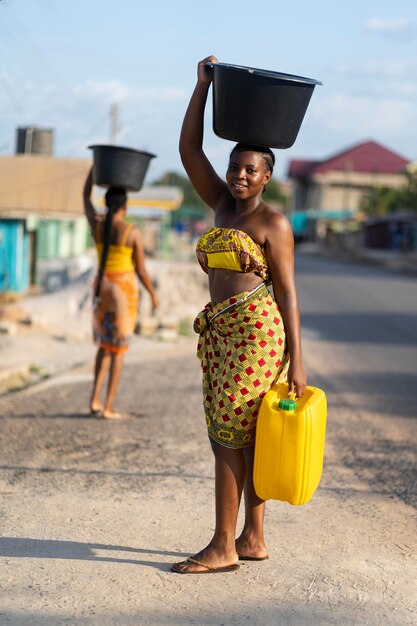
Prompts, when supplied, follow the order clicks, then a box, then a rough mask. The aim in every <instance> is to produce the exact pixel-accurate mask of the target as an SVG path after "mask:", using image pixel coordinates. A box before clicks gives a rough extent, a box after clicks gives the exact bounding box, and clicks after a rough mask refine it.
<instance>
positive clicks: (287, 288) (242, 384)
mask: <svg viewBox="0 0 417 626" xmlns="http://www.w3.org/2000/svg"><path fill="white" fill-rule="evenodd" d="M207 61H212V62H217V59H216V58H215V57H208V58H206V59H204V60H203V61H201V62H200V63H199V64H198V81H197V85H196V87H195V90H194V92H193V95H192V97H191V100H190V103H189V106H188V109H187V112H186V114H185V118H184V122H183V126H182V131H181V138H180V153H181V158H182V162H183V164H184V167H185V169H186V171H187V174H188V176H189V178H190V180H191V182H192V183H193V185H194V187H195V189H196V191H197V192H198V193H199V195H200V196H201V197H202V199H203V200H204V201H205V202H206V203H207V204H208V205H209V206H210V207H211V208H212V209H213V211H214V213H215V226H214V228H212V229H210V230H209V231H208V232H207V233H206V234H205V235H203V237H201V239H200V240H199V241H198V243H197V257H198V260H199V262H200V264H201V266H202V268H203V270H204V271H205V272H207V274H208V281H209V289H210V297H211V301H210V302H209V304H207V305H206V307H205V309H204V310H203V311H202V312H201V313H200V314H199V315H198V316H197V318H196V320H195V323H194V329H195V331H196V332H197V333H198V334H199V342H198V350H197V354H198V356H199V358H200V360H201V365H202V372H203V402H204V411H205V416H206V421H207V427H208V435H209V438H210V442H211V447H212V450H213V453H214V457H215V490H216V498H215V499H216V526H215V531H214V535H213V538H212V539H211V541H210V543H209V544H208V545H207V546H206V547H205V548H203V550H201V551H200V552H198V553H197V554H195V555H194V556H193V557H190V558H188V559H187V560H186V561H182V562H181V563H175V564H174V565H173V566H172V569H173V571H175V572H178V573H182V574H202V573H211V572H222V571H231V570H234V569H236V568H237V567H238V560H239V558H240V559H247V560H263V559H265V558H268V554H267V549H266V545H265V539H264V509H265V503H264V501H263V500H261V499H260V498H258V496H257V495H256V493H255V490H254V486H253V479H252V474H253V461H254V443H255V433H256V418H257V415H258V410H259V407H260V403H261V400H262V398H263V396H264V395H265V393H266V392H267V391H268V390H269V389H270V387H271V386H272V384H273V382H275V381H277V380H279V381H285V380H288V383H289V392H290V393H291V392H293V391H294V392H296V393H297V395H298V396H301V395H302V394H303V393H304V390H305V387H306V375H305V371H304V367H303V363H302V357H301V340H300V320H299V310H298V304H297V295H296V290H295V284H294V242H293V236H292V232H291V228H290V225H289V223H288V221H287V219H286V218H285V217H284V216H283V215H281V214H279V213H277V212H275V211H274V210H272V209H271V208H270V207H269V206H268V205H267V204H266V203H265V202H264V201H263V199H262V194H263V192H264V190H265V187H266V186H267V185H268V182H269V180H270V178H271V175H272V170H273V167H274V162H275V158H274V155H273V153H272V151H271V150H270V149H269V148H267V147H265V148H262V147H254V146H248V145H242V144H237V145H236V146H235V147H234V148H233V150H232V152H231V154H230V160H229V165H228V168H227V173H226V182H224V181H223V180H222V179H221V178H219V176H218V175H217V174H216V172H215V171H214V169H213V167H212V166H211V164H210V162H209V161H208V159H207V157H206V155H205V154H204V152H203V149H202V143H203V120H204V109H205V105H206V100H207V94H208V90H209V87H210V83H211V80H212V77H211V70H210V69H209V68H208V67H207V65H206V63H207ZM269 285H272V290H273V293H274V296H271V294H270V291H269V289H268V286H269ZM243 491H244V498H245V522H244V527H243V529H242V532H241V533H240V535H239V536H238V537H237V539H236V524H237V516H238V509H239V504H240V500H241V496H242V492H243Z"/></svg>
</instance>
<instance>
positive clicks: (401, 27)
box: [365, 17, 417, 39]
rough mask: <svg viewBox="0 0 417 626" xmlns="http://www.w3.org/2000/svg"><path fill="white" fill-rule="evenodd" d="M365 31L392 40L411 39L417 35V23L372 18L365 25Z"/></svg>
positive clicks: (400, 19)
mask: <svg viewBox="0 0 417 626" xmlns="http://www.w3.org/2000/svg"><path fill="white" fill-rule="evenodd" d="M365 30H367V31H368V32H370V33H375V34H377V35H382V36H384V37H389V38H391V39H411V38H412V37H414V36H415V35H416V33H417V28H416V23H415V22H414V21H412V20H409V19H405V18H398V19H392V20H385V19H383V18H381V17H371V18H370V19H369V20H368V22H367V23H366V24H365Z"/></svg>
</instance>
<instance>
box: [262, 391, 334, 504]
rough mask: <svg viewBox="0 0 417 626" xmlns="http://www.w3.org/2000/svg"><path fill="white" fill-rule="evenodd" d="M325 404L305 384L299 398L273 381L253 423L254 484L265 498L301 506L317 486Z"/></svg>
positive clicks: (319, 394)
mask: <svg viewBox="0 0 417 626" xmlns="http://www.w3.org/2000/svg"><path fill="white" fill-rule="evenodd" d="M326 417H327V402H326V396H325V394H324V391H322V390H321V389H318V388H317V387H307V389H306V391H305V392H304V394H303V395H302V397H301V398H297V399H296V400H295V399H292V397H291V398H290V397H289V396H288V385H286V384H283V383H275V384H274V385H273V386H272V387H271V389H270V390H269V391H268V392H267V393H266V394H265V396H264V398H263V400H262V404H261V408H260V410H259V415H258V422H257V426H256V440H255V462H254V469H253V482H254V486H255V491H256V493H257V495H258V496H259V497H260V498H262V499H263V500H270V499H273V500H282V501H283V502H289V503H290V504H305V503H306V502H308V501H309V500H310V498H311V497H312V495H313V494H314V492H315V491H316V489H317V487H318V486H319V482H320V478H321V474H322V470H323V457H324V440H325V435H326Z"/></svg>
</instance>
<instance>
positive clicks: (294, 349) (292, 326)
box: [266, 213, 307, 397]
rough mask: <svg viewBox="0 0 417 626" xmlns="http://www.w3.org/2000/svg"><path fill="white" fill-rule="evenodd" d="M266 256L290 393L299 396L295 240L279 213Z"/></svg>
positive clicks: (300, 365)
mask: <svg viewBox="0 0 417 626" xmlns="http://www.w3.org/2000/svg"><path fill="white" fill-rule="evenodd" d="M266 254H267V258H268V263H269V267H270V271H271V278H272V285H273V288H274V295H275V299H276V301H277V303H278V306H279V309H280V311H281V315H282V319H283V322H284V327H285V332H286V335H287V342H288V349H289V351H290V367H289V370H288V385H289V393H293V392H294V391H295V392H296V393H297V396H298V397H301V396H302V395H303V393H304V391H305V388H306V384H307V377H306V373H305V371H304V366H303V360H302V355H301V331H300V312H299V309H298V299H297V292H296V288H295V280H294V238H293V234H292V231H291V226H290V224H289V222H288V220H287V219H286V217H284V216H283V215H279V214H278V213H277V214H275V215H273V216H272V218H271V224H270V227H269V228H268V234H267V239H266Z"/></svg>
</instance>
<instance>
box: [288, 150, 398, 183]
mask: <svg viewBox="0 0 417 626" xmlns="http://www.w3.org/2000/svg"><path fill="white" fill-rule="evenodd" d="M409 162H410V161H409V160H407V159H405V158H404V157H402V156H400V155H399V154H397V153H395V152H393V151H392V150H388V148H385V147H384V146H382V145H381V144H379V143H377V142H376V141H365V142H363V143H360V144H357V145H356V146H353V147H352V148H349V149H348V150H344V151H343V152H340V153H339V154H336V155H334V156H332V157H330V158H328V159H325V160H324V161H307V160H293V161H291V162H290V165H289V170H288V175H289V176H290V178H307V177H309V176H311V175H312V174H316V173H320V174H323V173H326V172H331V171H337V172H341V171H343V172H346V171H349V172H363V173H367V174H369V173H372V174H399V173H401V172H403V171H404V169H405V167H406V165H407V164H408V163H409Z"/></svg>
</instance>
